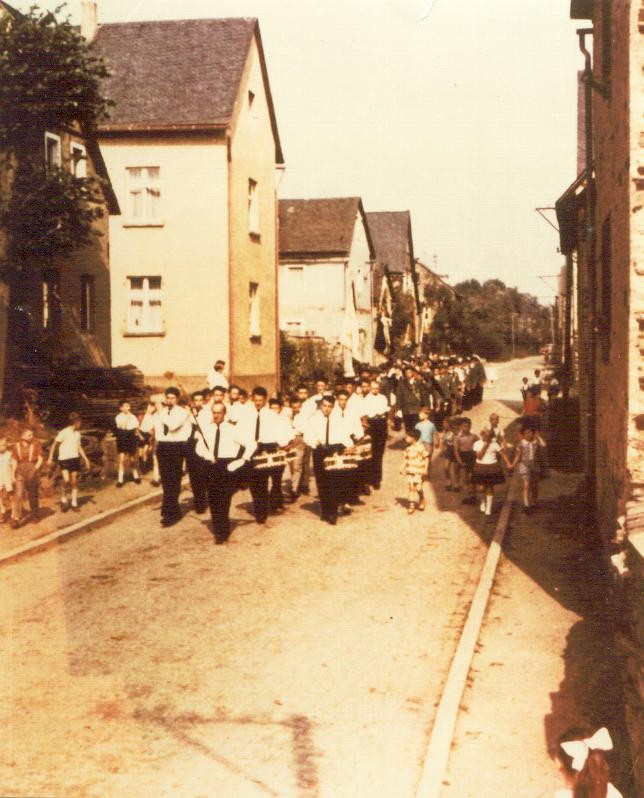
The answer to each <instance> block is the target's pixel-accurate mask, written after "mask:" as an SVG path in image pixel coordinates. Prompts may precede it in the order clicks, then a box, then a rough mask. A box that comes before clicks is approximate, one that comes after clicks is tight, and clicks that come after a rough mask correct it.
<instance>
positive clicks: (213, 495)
mask: <svg viewBox="0 0 644 798" xmlns="http://www.w3.org/2000/svg"><path fill="white" fill-rule="evenodd" d="M231 462H232V459H230V458H228V459H221V460H217V462H216V463H208V462H206V461H205V460H204V461H202V463H203V473H204V475H205V478H206V491H207V495H208V505H209V506H210V516H211V518H212V532H213V535H214V536H215V539H216V540H221V541H223V540H226V539H227V538H228V536H229V535H230V518H229V516H230V502H231V500H232V498H233V495H234V493H235V490H236V488H237V476H236V475H235V474H231V473H230V471H228V470H227V466H228V464H229V463H231Z"/></svg>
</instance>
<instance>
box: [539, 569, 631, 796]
mask: <svg viewBox="0 0 644 798" xmlns="http://www.w3.org/2000/svg"><path fill="white" fill-rule="evenodd" d="M589 588H590V590H591V591H593V587H592V585H589ZM601 605H602V602H601V598H600V597H597V599H596V602H595V611H591V612H589V614H588V617H586V618H584V619H583V620H581V621H578V622H577V623H576V624H574V625H573V626H572V627H571V628H570V631H569V632H568V635H567V637H566V647H565V649H564V652H563V660H564V664H565V672H564V678H563V679H562V681H561V682H560V684H559V687H558V689H557V691H556V692H554V693H550V706H551V711H550V713H549V714H548V715H546V716H545V718H544V736H545V742H546V748H547V751H548V754H549V755H550V756H551V757H554V756H555V754H556V752H557V746H558V741H559V738H560V737H561V735H562V734H563V733H564V732H565V731H566V730H567V729H569V728H571V727H573V726H578V725H579V724H580V723H583V724H589V725H590V726H591V727H592V728H593V729H599V728H601V727H602V726H605V727H606V728H607V729H608V731H609V733H610V736H611V739H612V741H613V750H612V751H611V752H609V753H608V754H607V758H608V760H609V763H610V769H611V781H612V782H613V784H615V786H616V787H617V788H618V789H619V790H620V792H621V793H622V795H623V796H624V798H637V795H636V792H635V787H634V784H633V781H632V768H631V763H630V759H629V754H628V752H629V737H628V731H627V728H626V723H625V719H624V712H623V696H622V687H621V684H622V682H621V678H620V672H619V664H618V661H617V657H616V654H615V649H614V644H613V629H614V627H613V624H612V623H611V620H610V616H609V614H608V613H606V612H604V611H602V606H601Z"/></svg>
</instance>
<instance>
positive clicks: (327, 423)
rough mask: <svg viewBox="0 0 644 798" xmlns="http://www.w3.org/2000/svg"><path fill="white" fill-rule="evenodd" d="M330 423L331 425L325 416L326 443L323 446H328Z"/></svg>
mask: <svg viewBox="0 0 644 798" xmlns="http://www.w3.org/2000/svg"><path fill="white" fill-rule="evenodd" d="M330 423H331V419H330V418H329V416H327V417H326V441H325V445H326V446H328V445H329V424H330Z"/></svg>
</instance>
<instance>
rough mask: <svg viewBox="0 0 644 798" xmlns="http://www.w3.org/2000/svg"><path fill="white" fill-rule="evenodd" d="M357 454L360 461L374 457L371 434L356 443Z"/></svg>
mask: <svg viewBox="0 0 644 798" xmlns="http://www.w3.org/2000/svg"><path fill="white" fill-rule="evenodd" d="M356 454H357V456H358V460H359V461H360V462H364V461H365V460H371V457H372V451H371V437H370V436H369V435H366V436H365V437H364V438H363V439H362V440H361V441H360V443H357V444H356Z"/></svg>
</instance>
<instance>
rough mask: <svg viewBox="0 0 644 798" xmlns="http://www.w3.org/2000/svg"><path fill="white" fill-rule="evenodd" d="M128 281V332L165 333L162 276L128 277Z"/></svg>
mask: <svg viewBox="0 0 644 798" xmlns="http://www.w3.org/2000/svg"><path fill="white" fill-rule="evenodd" d="M128 283H129V301H128V320H127V331H128V333H130V334H134V335H136V334H139V335H159V334H161V333H163V318H162V316H161V278H160V277H128Z"/></svg>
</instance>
